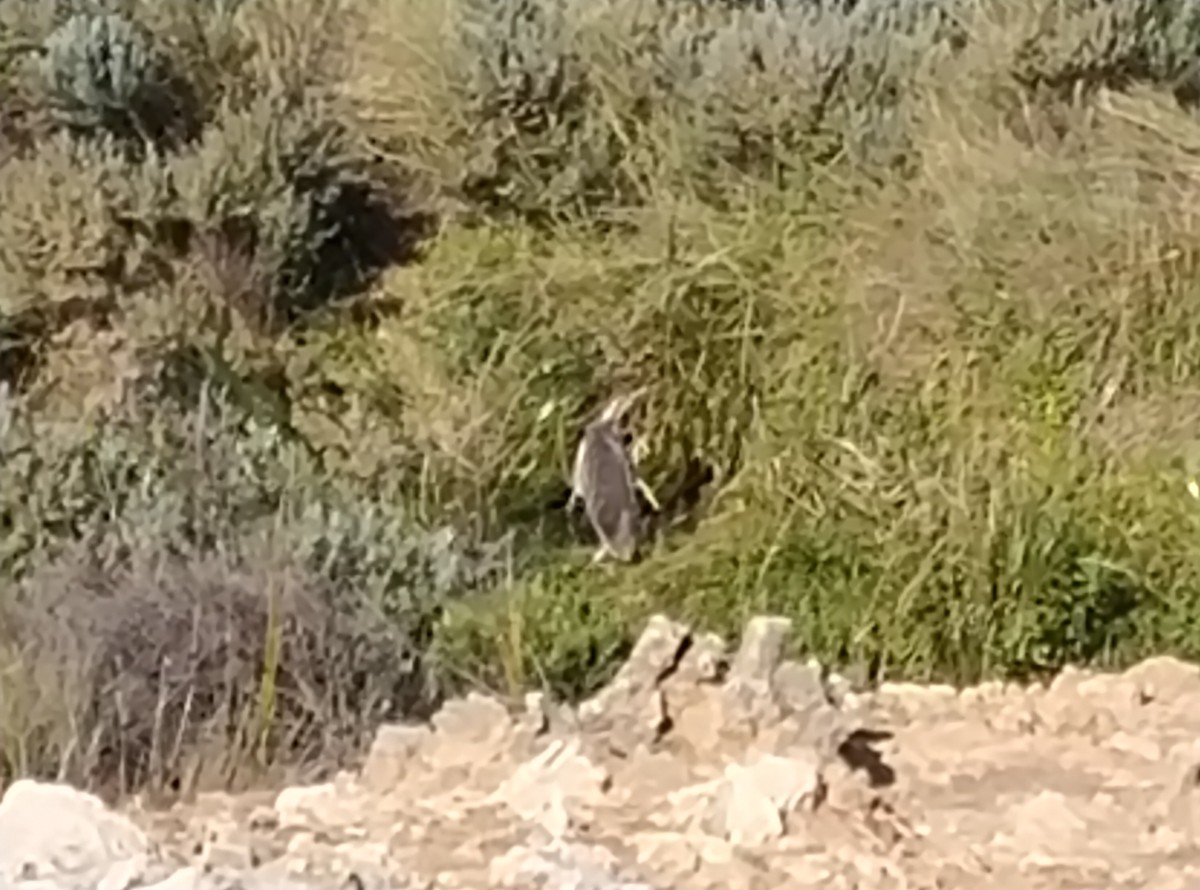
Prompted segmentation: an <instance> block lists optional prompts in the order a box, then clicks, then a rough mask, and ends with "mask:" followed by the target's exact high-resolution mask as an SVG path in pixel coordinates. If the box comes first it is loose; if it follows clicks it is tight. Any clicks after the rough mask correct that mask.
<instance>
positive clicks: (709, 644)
mask: <svg viewBox="0 0 1200 890" xmlns="http://www.w3.org/2000/svg"><path fill="white" fill-rule="evenodd" d="M728 671H729V652H728V647H727V646H726V645H725V641H724V640H723V639H721V638H720V637H719V636H717V635H716V634H714V633H704V634H700V635H698V636H695V637H693V638H692V643H691V645H690V646H689V647H688V650H687V651H686V652H685V653H684V654H683V658H681V659H680V661H679V669H678V670H677V671H676V674H675V677H676V679H677V680H678V681H679V682H681V683H717V682H720V681H721V680H722V679H724V677H725V675H726V673H727V672H728Z"/></svg>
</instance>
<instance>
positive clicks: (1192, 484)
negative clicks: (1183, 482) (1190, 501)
mask: <svg viewBox="0 0 1200 890" xmlns="http://www.w3.org/2000/svg"><path fill="white" fill-rule="evenodd" d="M1187 490H1188V494H1190V495H1191V496H1192V497H1193V498H1195V499H1196V500H1198V501H1200V483H1197V482H1196V477H1195V476H1188V481H1187Z"/></svg>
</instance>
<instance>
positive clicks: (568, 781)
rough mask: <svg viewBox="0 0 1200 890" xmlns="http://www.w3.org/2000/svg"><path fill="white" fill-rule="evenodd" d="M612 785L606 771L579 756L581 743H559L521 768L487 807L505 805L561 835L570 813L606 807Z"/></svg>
mask: <svg viewBox="0 0 1200 890" xmlns="http://www.w3.org/2000/svg"><path fill="white" fill-rule="evenodd" d="M610 782H611V779H610V777H609V775H608V772H607V771H606V770H604V769H603V768H601V767H598V766H596V765H595V764H593V763H592V762H591V761H590V760H588V759H587V758H586V757H584V756H583V755H582V754H581V753H580V742H579V740H578V739H572V740H571V741H570V742H564V741H562V740H561V739H557V740H555V741H554V742H552V743H551V744H550V745H549V746H547V748H546V749H545V750H544V751H542V752H541V753H540V754H538V755H537V756H536V757H534V758H533V759H532V760H529V761H526V762H525V763H523V764H521V765H520V766H518V767H517V769H516V771H515V772H514V773H513V774H512V776H511V777H510V778H509V779H508V780H507V781H505V782H503V783H502V784H501V785H500V787H499V788H497V789H496V791H495V792H494V793H493V794H492V795H491V796H490V797H489V798H487V800H486V801H485V803H488V804H503V805H505V806H507V807H508V808H509V809H511V810H512V811H513V812H514V813H516V815H518V816H519V817H521V818H522V819H527V820H530V821H535V822H539V823H542V824H543V827H545V828H546V829H547V831H549V832H550V833H551V834H552V835H561V834H562V833H563V832H565V830H566V828H567V827H568V826H567V824H564V822H565V821H567V820H568V817H569V815H570V811H571V810H574V811H576V812H580V811H582V810H586V809H588V808H591V807H595V806H598V805H599V804H601V803H603V801H604V797H605V794H606V792H607V791H608V787H609V784H610Z"/></svg>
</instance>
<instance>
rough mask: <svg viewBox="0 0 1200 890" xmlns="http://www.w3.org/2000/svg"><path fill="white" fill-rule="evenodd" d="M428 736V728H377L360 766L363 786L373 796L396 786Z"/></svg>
mask: <svg viewBox="0 0 1200 890" xmlns="http://www.w3.org/2000/svg"><path fill="white" fill-rule="evenodd" d="M431 735H432V733H431V732H430V730H429V727H427V726H413V725H406V724H388V725H385V726H381V727H379V729H378V730H377V731H376V733H375V739H374V741H372V743H371V750H370V751H368V752H367V759H366V762H365V763H364V764H363V768H362V774H361V781H362V784H363V785H365V786H366V787H368V788H370V789H371V790H373V791H376V792H383V791H387V790H389V789H390V788H393V787H394V786H396V785H397V784H399V782H400V781H401V780H402V779H403V778H404V776H405V774H406V773H407V772H408V770H409V768H410V766H411V764H412V760H413V758H414V756H416V754H417V752H419V751H420V750H421V748H422V746H423V745H425V744H426V743H427V742H428V740H429V738H430V737H431Z"/></svg>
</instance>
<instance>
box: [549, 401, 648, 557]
mask: <svg viewBox="0 0 1200 890" xmlns="http://www.w3.org/2000/svg"><path fill="white" fill-rule="evenodd" d="M630 400H631V399H614V400H613V401H612V402H610V403H609V405H608V406H607V407H606V408H605V410H604V412H603V413H602V414H601V415H600V417H599V419H597V420H594V421H592V422H591V423H589V424H588V425H587V426H586V427H585V428H584V431H583V437H582V438H581V439H580V442H579V447H578V449H577V450H576V452H575V466H574V471H573V473H572V479H571V500H570V504H571V505H573V504H574V502H575V501H576V500H582V501H583V506H584V511H585V513H586V514H587V518H588V521H589V522H590V523H591V525H592V528H593V529H595V531H596V535H597V536H598V537H599V538H600V548H599V550H597V552H596V555H595V557H594V561H599V560H601V559H603V558H604V557H605V556H606V555H611V556H613V557H615V558H616V559H618V560H620V561H621V562H629V561H630V560H632V559H633V558H634V556H635V555H636V554H637V547H638V541H639V538H640V537H641V525H642V510H641V505H640V504H639V502H638V497H637V493H638V491H639V490H641V491H643V492H645V494H646V496H647V498H648V500H650V502H651V503H654V499H653V495H652V494H651V493H650V492H649V489H648V488H646V486H645V484H644V483H643V482H642V481H641V480H640V479H639V478H638V477H637V474H636V472H635V470H634V467H633V460H632V458H631V457H630V454H629V451H628V448H627V447H626V443H625V438H626V437H625V431H624V429H622V427H621V423H620V421H621V416H622V414H623V413H624V410H625V409H626V408H627V407H628V402H629V401H630Z"/></svg>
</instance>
